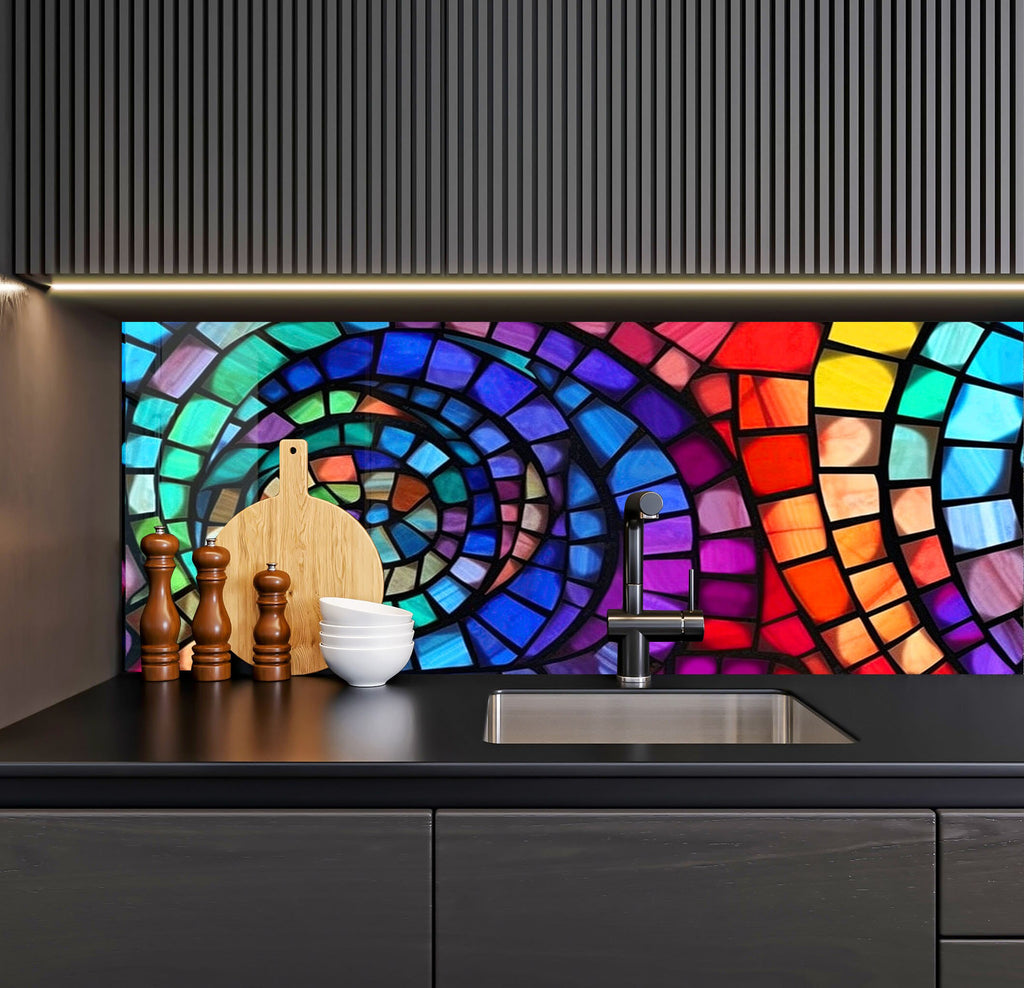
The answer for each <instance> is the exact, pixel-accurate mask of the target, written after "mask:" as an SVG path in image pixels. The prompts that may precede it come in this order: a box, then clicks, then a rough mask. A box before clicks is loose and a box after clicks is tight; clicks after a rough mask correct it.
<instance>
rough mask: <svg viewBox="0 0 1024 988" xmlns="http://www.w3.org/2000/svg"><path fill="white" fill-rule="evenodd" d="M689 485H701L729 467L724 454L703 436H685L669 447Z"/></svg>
mask: <svg viewBox="0 0 1024 988" xmlns="http://www.w3.org/2000/svg"><path fill="white" fill-rule="evenodd" d="M669 453H670V454H671V455H672V459H673V460H675V462H676V466H677V467H679V473H680V474H681V475H682V477H683V479H684V480H685V481H686V483H687V484H688V485H689V486H690V487H702V486H703V485H704V484H707V483H709V482H710V481H712V480H714V479H715V477H717V476H719V475H720V474H721V473H723V472H724V471H725V470H726V469H727V468H728V467H729V461H728V460H727V459H726V457H725V454H724V453H722V451H721V450H719V449H718V447H717V446H715V445H714V444H713V443H712V442H711V440H710V439H708V438H706V437H705V436H687V437H686V438H685V439H681V440H680V441H679V442H677V443H675V444H674V445H673V446H672V447H670V449H669Z"/></svg>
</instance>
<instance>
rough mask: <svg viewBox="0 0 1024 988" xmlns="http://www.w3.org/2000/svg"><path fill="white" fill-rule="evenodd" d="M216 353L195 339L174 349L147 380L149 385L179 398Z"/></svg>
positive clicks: (187, 340)
mask: <svg viewBox="0 0 1024 988" xmlns="http://www.w3.org/2000/svg"><path fill="white" fill-rule="evenodd" d="M216 356H217V351H216V350H214V349H212V348H211V347H208V346H205V345H204V344H202V343H200V342H198V340H195V339H186V340H185V341H184V342H182V343H179V344H178V346H176V347H175V348H174V350H173V351H172V352H171V354H170V355H169V356H168V357H167V358H166V359H165V360H164V362H163V363H162V364H161V365H160V366H159V367H158V368H157V370H156V371H155V373H154V374H153V376H152V377H151V378H150V379H149V385H150V387H152V388H153V389H154V390H156V391H162V392H163V393H164V394H166V395H170V396H171V397H172V398H180V397H181V396H182V395H183V394H184V393H185V392H186V391H188V389H189V388H190V387H191V386H192V385H193V384H194V383H195V381H196V379H197V378H198V377H199V375H200V374H202V373H203V371H204V370H206V368H207V367H208V366H209V364H210V362H211V361H212V360H213V358H214V357H216Z"/></svg>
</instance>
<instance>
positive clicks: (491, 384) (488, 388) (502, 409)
mask: <svg viewBox="0 0 1024 988" xmlns="http://www.w3.org/2000/svg"><path fill="white" fill-rule="evenodd" d="M535 389H536V385H535V384H534V383H533V382H532V381H531V380H529V378H527V377H524V376H523V375H522V374H520V373H519V372H518V371H516V370H514V369H513V368H511V367H507V366H506V365H505V364H491V365H490V366H489V367H487V368H486V369H485V370H484V372H483V373H482V374H481V375H480V376H479V377H478V378H477V379H476V383H475V384H474V385H473V387H472V388H471V389H470V393H471V394H472V395H473V397H475V398H476V399H477V401H479V402H480V403H481V404H482V405H486V406H487V407H488V408H490V410H491V411H492V412H493V413H494V414H495V415H505V414H506V413H507V412H510V411H511V410H512V409H513V408H515V407H516V405H518V404H519V403H520V402H521V401H522V400H523V399H524V398H525V397H526V396H527V395H528V394H530V393H531V392H532V391H534V390H535Z"/></svg>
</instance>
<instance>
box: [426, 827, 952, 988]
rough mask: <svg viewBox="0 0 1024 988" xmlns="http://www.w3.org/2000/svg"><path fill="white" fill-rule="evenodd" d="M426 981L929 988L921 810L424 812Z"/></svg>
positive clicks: (926, 851)
mask: <svg viewBox="0 0 1024 988" xmlns="http://www.w3.org/2000/svg"><path fill="white" fill-rule="evenodd" d="M435 825H436V838H435V875H436V892H435V903H436V931H437V932H436V943H435V951H436V970H437V980H436V985H437V988H478V986H480V985H487V986H488V988H521V986H523V985H529V986H530V988H548V986H550V988H556V986H557V988H570V986H572V988H576V986H578V988H605V986H608V988H611V986H616V988H620V986H622V985H670V984H672V985H675V984H680V985H681V984H685V985H686V986H687V988H705V986H706V988H722V986H726V985H728V986H729V988H742V986H750V988H755V986H756V988H770V986H779V988H822V986H824V985H827V986H829V988H847V986H849V988H853V986H857V988H864V986H868V985H871V986H891V988H926V986H927V988H933V986H934V984H935V919H934V913H935V886H934V857H935V822H934V814H932V813H930V812H912V811H906V812H893V813H888V812H870V811H863V812H855V811H851V812H826V811H817V812H797V811H785V812H783V811H780V812H766V811H735V812H725V811H721V812H696V811H695V812H672V811H660V812H659V811H650V812H630V811H621V812H614V811H598V810H593V811H573V812H557V811H554V812H541V811H533V812H512V811H505V812H497V811H494V812H491V811H443V810H442V811H438V813H437V817H436V824H435Z"/></svg>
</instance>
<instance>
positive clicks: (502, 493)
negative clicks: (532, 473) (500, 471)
mask: <svg viewBox="0 0 1024 988" xmlns="http://www.w3.org/2000/svg"><path fill="white" fill-rule="evenodd" d="M494 488H495V491H496V493H497V495H498V499H499V500H500V501H518V500H519V495H520V494H521V493H522V485H521V484H520V483H519V481H518V480H498V481H496V482H495V484H494Z"/></svg>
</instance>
